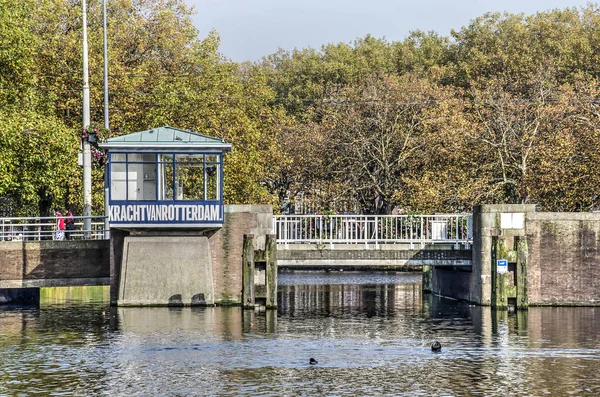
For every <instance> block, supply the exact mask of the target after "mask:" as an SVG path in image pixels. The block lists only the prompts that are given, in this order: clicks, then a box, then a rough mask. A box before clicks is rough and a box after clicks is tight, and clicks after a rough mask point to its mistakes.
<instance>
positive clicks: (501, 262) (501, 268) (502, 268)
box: [496, 259, 508, 273]
mask: <svg viewBox="0 0 600 397" xmlns="http://www.w3.org/2000/svg"><path fill="white" fill-rule="evenodd" d="M496 266H497V269H498V273H506V272H508V261H507V260H506V259H498V260H497V261H496Z"/></svg>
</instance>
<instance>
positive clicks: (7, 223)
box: [0, 216, 108, 241]
mask: <svg viewBox="0 0 600 397" xmlns="http://www.w3.org/2000/svg"><path fill="white" fill-rule="evenodd" d="M85 219H91V228H90V229H89V230H85V229H84V226H83V225H84V220H85ZM105 219H106V217H105V216H87V217H86V216H74V217H73V228H65V229H64V230H63V233H62V238H61V233H57V229H58V227H57V226H58V218H57V217H54V216H49V217H28V218H16V217H13V218H0V241H39V240H56V239H64V240H104V239H107V238H108V233H107V232H108V231H107V230H105V226H104V225H105V222H104V221H105ZM63 220H64V221H65V226H66V220H67V219H66V217H65V218H63Z"/></svg>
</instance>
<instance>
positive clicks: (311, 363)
mask: <svg viewBox="0 0 600 397" xmlns="http://www.w3.org/2000/svg"><path fill="white" fill-rule="evenodd" d="M308 362H309V363H310V365H315V364H318V363H319V362H318V361H317V360H315V359H314V358H312V357H311V358H310V360H309V361H308Z"/></svg>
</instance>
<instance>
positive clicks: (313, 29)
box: [185, 0, 587, 61]
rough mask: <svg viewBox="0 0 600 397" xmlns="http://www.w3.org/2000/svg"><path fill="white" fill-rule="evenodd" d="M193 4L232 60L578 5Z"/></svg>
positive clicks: (440, 0) (520, 0)
mask: <svg viewBox="0 0 600 397" xmlns="http://www.w3.org/2000/svg"><path fill="white" fill-rule="evenodd" d="M185 1H186V3H188V4H190V5H192V4H193V5H194V6H195V10H196V13H197V14H196V15H195V16H194V23H195V25H196V27H197V28H198V29H199V30H200V34H201V35H202V36H206V33H207V32H208V31H209V30H210V29H216V30H217V32H218V33H219V34H220V35H221V47H220V49H221V52H222V53H223V54H224V55H225V56H227V57H229V58H231V59H233V60H234V61H246V60H250V61H256V60H259V59H260V58H261V57H262V56H264V55H269V54H272V53H274V52H276V51H277V49H278V48H279V47H281V48H284V49H286V50H292V49H294V48H305V47H309V46H310V47H313V48H320V47H321V45H322V44H326V43H337V42H346V43H348V42H351V41H353V40H354V39H356V38H357V37H364V36H365V35H367V34H371V35H373V36H375V37H386V38H387V39H388V40H390V41H392V40H402V39H404V38H405V37H406V36H407V34H408V33H409V32H410V31H411V30H417V29H419V30H424V31H430V30H433V31H436V32H438V33H440V34H442V35H448V34H449V33H450V30H451V29H460V28H461V27H462V26H465V25H467V24H468V23H469V21H470V20H472V19H474V18H476V17H478V16H481V15H483V14H484V13H486V12H489V11H508V12H511V13H525V14H533V13H535V12H537V11H545V10H549V9H553V8H566V7H581V6H584V5H585V4H586V3H587V1H579V0H571V1H567V0H504V1H484V0H453V1H444V0H413V1H404V0H185Z"/></svg>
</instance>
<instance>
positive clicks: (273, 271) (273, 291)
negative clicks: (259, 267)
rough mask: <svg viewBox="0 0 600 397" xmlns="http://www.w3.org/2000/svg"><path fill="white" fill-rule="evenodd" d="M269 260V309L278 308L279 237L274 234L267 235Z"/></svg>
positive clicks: (266, 244) (266, 253)
mask: <svg viewBox="0 0 600 397" xmlns="http://www.w3.org/2000/svg"><path fill="white" fill-rule="evenodd" d="M265 260H266V262H267V296H266V298H267V304H266V306H267V309H277V239H276V237H275V235H274V234H269V235H267V240H266V243H265Z"/></svg>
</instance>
